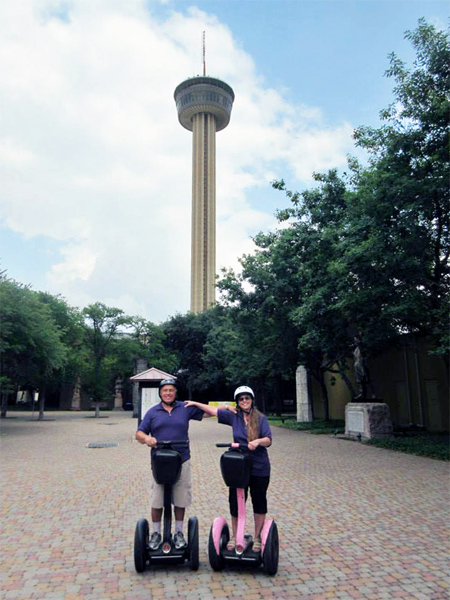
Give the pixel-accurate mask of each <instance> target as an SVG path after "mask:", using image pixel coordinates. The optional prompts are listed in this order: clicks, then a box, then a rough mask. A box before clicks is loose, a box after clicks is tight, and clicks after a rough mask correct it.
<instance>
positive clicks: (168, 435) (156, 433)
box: [138, 400, 204, 462]
mask: <svg viewBox="0 0 450 600" xmlns="http://www.w3.org/2000/svg"><path fill="white" fill-rule="evenodd" d="M203 414H204V413H203V411H202V410H200V409H199V408H197V407H196V406H189V407H186V406H185V405H184V402H180V401H179V400H175V402H174V404H173V408H172V410H171V411H170V413H169V412H167V410H166V409H165V408H163V405H162V402H160V403H159V404H156V405H155V406H152V407H151V408H150V409H149V410H148V411H147V412H146V413H145V416H144V418H143V419H142V421H141V424H140V425H139V427H138V431H143V432H144V433H146V434H147V435H151V436H152V437H154V438H156V439H157V440H159V441H164V440H177V441H180V440H186V441H187V442H188V443H189V436H188V429H189V421H190V420H191V419H193V420H194V421H201V420H202V419H203ZM174 449H175V450H178V452H179V453H180V454H181V459H182V461H183V462H185V461H186V460H189V459H190V458H191V452H190V449H189V446H185V447H182V446H178V447H176V446H174ZM153 451H154V449H153V448H152V452H153Z"/></svg>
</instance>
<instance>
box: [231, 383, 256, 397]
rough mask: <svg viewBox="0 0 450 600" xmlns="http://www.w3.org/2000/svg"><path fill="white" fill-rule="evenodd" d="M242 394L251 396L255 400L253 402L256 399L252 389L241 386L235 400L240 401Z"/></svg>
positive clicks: (235, 393)
mask: <svg viewBox="0 0 450 600" xmlns="http://www.w3.org/2000/svg"><path fill="white" fill-rule="evenodd" d="M241 394H248V395H249V396H251V397H252V398H253V400H254V399H255V394H254V393H253V390H252V388H251V387H248V386H246V385H241V386H239V387H238V388H236V389H235V391H234V400H235V401H236V400H237V399H238V396H240V395H241Z"/></svg>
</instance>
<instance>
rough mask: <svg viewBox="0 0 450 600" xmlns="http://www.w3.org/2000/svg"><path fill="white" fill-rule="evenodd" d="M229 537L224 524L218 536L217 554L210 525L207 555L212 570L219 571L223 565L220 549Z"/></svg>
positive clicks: (226, 526)
mask: <svg viewBox="0 0 450 600" xmlns="http://www.w3.org/2000/svg"><path fill="white" fill-rule="evenodd" d="M229 539H230V531H229V529H228V525H224V527H223V529H222V533H221V536H220V544H219V554H217V552H216V547H215V546H214V538H213V526H211V529H210V532H209V541H208V557H209V564H210V565H211V567H212V569H213V570H214V571H221V570H222V569H223V568H224V566H225V561H224V560H223V556H222V550H223V548H225V546H226V545H227V543H228V540H229Z"/></svg>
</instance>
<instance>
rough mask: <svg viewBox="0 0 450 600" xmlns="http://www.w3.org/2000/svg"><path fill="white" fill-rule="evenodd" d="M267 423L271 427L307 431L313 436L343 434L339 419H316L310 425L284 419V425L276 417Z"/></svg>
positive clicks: (293, 419)
mask: <svg viewBox="0 0 450 600" xmlns="http://www.w3.org/2000/svg"><path fill="white" fill-rule="evenodd" d="M269 422H270V423H271V424H272V425H279V426H280V427H287V428H288V429H293V430H295V431H309V432H310V433H313V434H315V435H319V434H334V433H336V434H337V433H344V432H345V421H343V420H341V419H336V420H331V421H324V420H321V419H316V420H315V421H313V422H312V423H307V422H300V423H298V422H297V421H296V419H295V417H293V418H285V420H284V423H282V421H281V419H279V418H278V419H277V418H276V417H273V418H269Z"/></svg>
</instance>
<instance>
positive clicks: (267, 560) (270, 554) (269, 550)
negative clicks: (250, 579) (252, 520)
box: [263, 521, 279, 575]
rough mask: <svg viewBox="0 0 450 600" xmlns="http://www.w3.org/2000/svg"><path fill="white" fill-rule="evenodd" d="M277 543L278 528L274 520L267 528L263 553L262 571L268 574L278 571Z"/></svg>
mask: <svg viewBox="0 0 450 600" xmlns="http://www.w3.org/2000/svg"><path fill="white" fill-rule="evenodd" d="M278 544H279V542H278V528H277V524H276V523H275V521H274V522H273V523H272V525H271V527H270V529H269V535H268V536H267V540H266V545H265V547H264V555H263V564H264V571H265V572H266V573H267V574H268V575H275V573H276V572H277V571H278V555H279V548H278Z"/></svg>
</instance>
